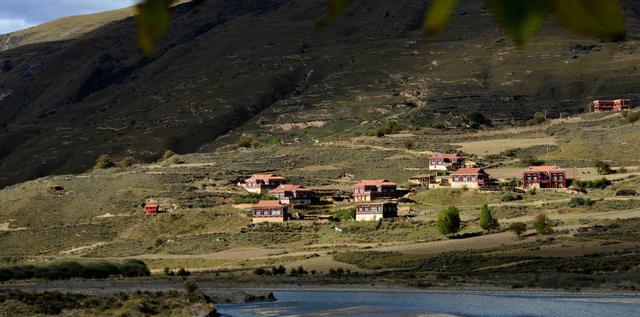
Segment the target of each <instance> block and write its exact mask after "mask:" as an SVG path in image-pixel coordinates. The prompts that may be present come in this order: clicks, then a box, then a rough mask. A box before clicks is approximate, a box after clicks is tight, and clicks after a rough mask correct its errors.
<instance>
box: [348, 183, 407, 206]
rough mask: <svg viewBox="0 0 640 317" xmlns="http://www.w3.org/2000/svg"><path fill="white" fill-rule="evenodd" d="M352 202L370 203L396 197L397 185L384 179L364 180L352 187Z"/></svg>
mask: <svg viewBox="0 0 640 317" xmlns="http://www.w3.org/2000/svg"><path fill="white" fill-rule="evenodd" d="M352 188H353V200H355V201H372V200H376V199H393V198H397V197H398V185H397V184H396V183H393V182H390V181H388V180H386V179H365V180H361V181H360V182H359V183H357V184H355V185H353V186H352Z"/></svg>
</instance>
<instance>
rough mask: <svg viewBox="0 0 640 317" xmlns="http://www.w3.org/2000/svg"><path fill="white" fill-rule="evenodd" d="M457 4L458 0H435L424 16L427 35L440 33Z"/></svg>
mask: <svg viewBox="0 0 640 317" xmlns="http://www.w3.org/2000/svg"><path fill="white" fill-rule="evenodd" d="M457 5H458V0H433V2H432V3H431V6H430V7H429V10H428V11H427V14H426V15H425V17H424V33H425V34H427V35H435V34H438V33H440V31H442V29H443V28H444V26H445V25H446V24H447V22H448V21H449V17H450V16H451V13H453V10H455V8H456V6H457Z"/></svg>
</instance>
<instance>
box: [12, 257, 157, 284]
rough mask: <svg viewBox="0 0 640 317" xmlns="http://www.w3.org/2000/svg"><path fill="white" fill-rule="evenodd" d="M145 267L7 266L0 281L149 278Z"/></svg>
mask: <svg viewBox="0 0 640 317" xmlns="http://www.w3.org/2000/svg"><path fill="white" fill-rule="evenodd" d="M150 274H151V272H150V271H149V268H147V265H146V264H145V263H144V262H142V261H138V260H128V261H125V262H108V261H91V262H77V261H63V262H55V263H50V264H46V265H39V266H34V265H22V266H7V267H3V268H1V269H0V281H8V280H23V279H32V278H36V279H47V280H65V279H70V278H74V277H80V278H107V277H110V276H123V277H135V276H149V275H150Z"/></svg>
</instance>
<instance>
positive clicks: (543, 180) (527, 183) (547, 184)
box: [522, 166, 567, 188]
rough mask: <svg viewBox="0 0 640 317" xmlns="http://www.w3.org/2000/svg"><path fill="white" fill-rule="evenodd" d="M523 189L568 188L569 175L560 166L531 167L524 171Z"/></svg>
mask: <svg viewBox="0 0 640 317" xmlns="http://www.w3.org/2000/svg"><path fill="white" fill-rule="evenodd" d="M522 187H523V188H566V187H567V173H566V171H565V170H563V169H561V168H560V167H558V166H529V167H528V168H527V169H526V170H524V171H522Z"/></svg>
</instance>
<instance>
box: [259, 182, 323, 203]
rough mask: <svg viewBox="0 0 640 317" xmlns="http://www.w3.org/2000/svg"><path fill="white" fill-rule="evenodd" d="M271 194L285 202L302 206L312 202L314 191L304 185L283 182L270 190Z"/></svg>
mask: <svg viewBox="0 0 640 317" xmlns="http://www.w3.org/2000/svg"><path fill="white" fill-rule="evenodd" d="M269 195H272V196H275V197H277V198H278V200H280V202H281V203H283V204H287V205H291V206H300V205H310V204H311V198H312V196H313V191H312V190H311V189H307V188H305V187H304V186H298V185H290V184H282V185H280V186H279V187H278V188H276V189H272V190H270V191H269Z"/></svg>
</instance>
